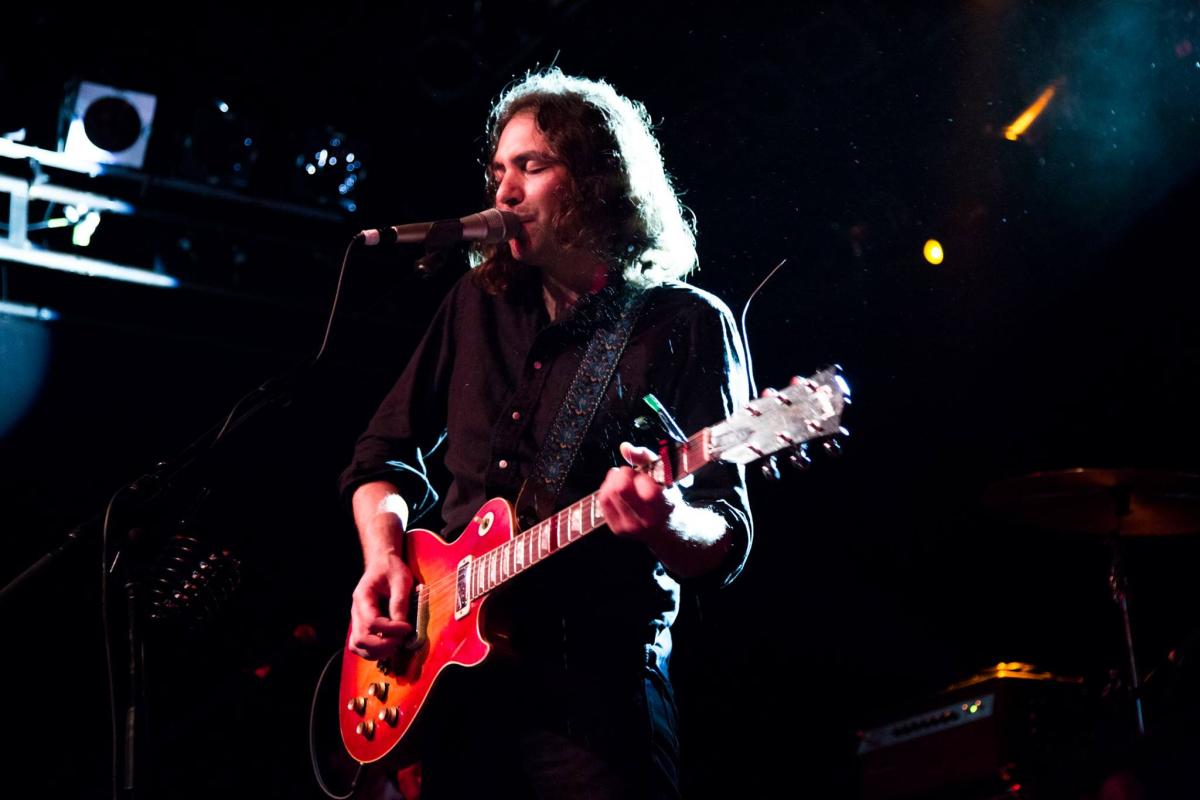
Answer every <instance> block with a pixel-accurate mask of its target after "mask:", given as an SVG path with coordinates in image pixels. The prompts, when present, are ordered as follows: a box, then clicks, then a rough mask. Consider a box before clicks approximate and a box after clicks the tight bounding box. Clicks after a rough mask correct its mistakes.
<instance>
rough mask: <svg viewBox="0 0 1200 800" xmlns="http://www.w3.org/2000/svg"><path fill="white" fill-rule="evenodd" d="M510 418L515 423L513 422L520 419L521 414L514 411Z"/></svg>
mask: <svg viewBox="0 0 1200 800" xmlns="http://www.w3.org/2000/svg"><path fill="white" fill-rule="evenodd" d="M512 418H513V420H514V421H515V420H519V419H520V418H521V412H520V411H514V412H513V413H512Z"/></svg>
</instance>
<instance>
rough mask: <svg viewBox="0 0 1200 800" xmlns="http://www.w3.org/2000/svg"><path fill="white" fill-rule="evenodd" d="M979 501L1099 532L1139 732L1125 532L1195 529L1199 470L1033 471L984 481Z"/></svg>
mask: <svg viewBox="0 0 1200 800" xmlns="http://www.w3.org/2000/svg"><path fill="white" fill-rule="evenodd" d="M984 504H985V505H987V506H988V507H990V508H992V509H994V510H995V511H997V512H999V513H1000V514H1002V515H1003V516H1005V517H1008V518H1010V519H1012V520H1013V521H1015V522H1018V523H1021V524H1024V525H1028V526H1032V527H1035V528H1040V529H1043V530H1047V531H1052V532H1058V533H1064V534H1074V535H1083V536H1092V537H1100V538H1102V539H1103V540H1104V541H1105V544H1106V545H1107V547H1108V553H1109V573H1108V587H1109V591H1110V592H1111V594H1112V600H1113V603H1114V604H1115V605H1116V607H1117V609H1118V611H1119V612H1120V615H1121V623H1122V628H1123V634H1124V649H1125V658H1126V660H1127V663H1126V665H1125V666H1126V668H1127V669H1128V673H1127V675H1126V678H1127V680H1128V687H1129V693H1130V697H1131V699H1132V702H1133V706H1134V725H1135V729H1136V730H1135V732H1136V735H1137V736H1139V737H1141V736H1145V735H1146V717H1145V711H1144V709H1143V697H1142V683H1143V680H1142V674H1141V672H1139V670H1138V665H1137V654H1136V650H1135V648H1134V637H1133V623H1132V620H1131V617H1130V610H1129V609H1130V591H1129V581H1128V576H1127V575H1126V572H1125V566H1124V559H1123V557H1122V555H1123V551H1124V548H1125V541H1126V540H1128V539H1132V538H1146V537H1165V536H1184V535H1188V534H1194V533H1200V475H1193V474H1189V473H1181V472H1166V471H1155V470H1137V469H1068V470H1061V471H1056V472H1035V473H1033V474H1031V475H1025V476H1022V477H1019V478H1012V479H1009V480H1005V481H1000V482H998V483H994V484H992V485H991V486H990V487H988V489H987V491H986V493H985V494H984Z"/></svg>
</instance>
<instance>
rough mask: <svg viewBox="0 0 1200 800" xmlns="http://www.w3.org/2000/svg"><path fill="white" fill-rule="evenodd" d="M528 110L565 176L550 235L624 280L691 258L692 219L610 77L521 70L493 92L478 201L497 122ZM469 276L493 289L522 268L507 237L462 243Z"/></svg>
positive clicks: (688, 267) (678, 266)
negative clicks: (469, 244)
mask: <svg viewBox="0 0 1200 800" xmlns="http://www.w3.org/2000/svg"><path fill="white" fill-rule="evenodd" d="M523 111H532V112H533V113H534V119H535V120H536V122H537V127H538V129H539V130H540V131H541V132H542V134H543V135H544V136H545V137H546V140H547V142H548V144H549V145H550V148H551V150H552V151H553V152H554V154H555V156H556V157H558V158H559V159H561V160H562V161H563V163H564V164H566V166H567V172H568V174H569V175H570V180H569V181H568V183H567V186H566V189H565V192H566V194H565V195H564V197H563V198H562V203H561V210H560V211H559V213H558V214H557V215H556V217H555V218H554V219H553V221H552V225H553V229H554V233H555V236H556V237H557V238H558V240H559V242H560V243H561V244H562V245H564V246H568V247H572V248H574V249H577V250H579V251H581V252H585V253H588V254H591V255H594V256H596V257H598V258H600V259H601V260H603V261H604V262H605V263H606V264H608V265H609V268H610V269H611V270H614V271H615V272H618V273H621V274H623V275H624V277H625V279H626V280H629V281H635V282H638V283H642V284H645V285H654V284H658V283H662V282H663V281H667V280H672V279H674V280H682V279H683V278H685V277H686V276H687V275H688V274H689V273H690V272H691V271H692V270H693V269H695V267H696V237H695V227H696V225H695V218H694V216H693V215H692V214H691V213H690V211H689V212H688V213H687V216H686V217H685V215H684V212H685V209H684V207H683V206H682V205H681V204H680V202H679V198H678V197H677V196H676V193H675V189H674V188H673V187H672V185H671V178H670V176H668V175H667V172H666V169H665V167H664V165H663V160H662V154H661V153H660V152H659V145H658V140H657V139H655V138H654V134H653V133H652V132H651V123H650V117H649V115H648V114H647V113H646V109H645V107H644V106H643V105H642V104H641V103H638V102H635V101H632V100H629V99H628V98H626V97H623V96H622V95H620V94H618V93H617V92H616V90H614V89H613V87H612V86H611V85H609V84H608V83H606V82H604V81H602V80H600V81H593V80H588V79H586V78H577V77H572V76H569V75H565V74H563V72H562V71H561V70H559V69H558V68H557V67H554V68H551V69H548V70H544V71H542V72H531V73H529V74H528V75H526V76H525V78H524V79H522V80H520V81H519V82H517V83H515V84H512V85H510V86H509V87H508V88H507V89H506V90H505V91H504V92H502V93H501V95H500V97H499V98H498V99H497V101H496V103H495V105H494V106H493V107H492V111H491V114H490V115H489V117H488V126H487V144H486V147H487V151H486V153H485V154H484V155H485V161H484V175H485V181H486V191H487V202H488V204H489V205H491V204H494V203H495V199H496V190H497V188H498V186H497V183H496V179H495V176H494V174H493V172H492V169H491V163H492V160H493V158H494V157H495V154H496V148H497V146H498V145H499V141H500V134H501V132H502V131H503V130H504V126H505V125H507V124H508V123H509V121H510V120H511V119H512V118H513V117H514V116H516V115H517V114H519V113H521V112H523ZM470 260H471V265H472V266H473V267H475V276H476V280H478V281H479V283H480V284H481V285H482V286H483V287H484V288H485V289H487V290H488V291H490V292H492V293H500V292H503V291H504V290H505V289H507V288H508V286H509V285H510V283H511V281H512V279H513V278H514V277H515V276H516V275H517V274H518V273H519V272H520V271H521V270H523V269H524V268H525V265H523V264H521V263H520V262H518V261H516V260H515V259H513V257H512V254H511V251H510V250H509V246H508V243H507V242H503V243H500V244H492V245H476V246H475V247H473V248H472V249H471V251H470Z"/></svg>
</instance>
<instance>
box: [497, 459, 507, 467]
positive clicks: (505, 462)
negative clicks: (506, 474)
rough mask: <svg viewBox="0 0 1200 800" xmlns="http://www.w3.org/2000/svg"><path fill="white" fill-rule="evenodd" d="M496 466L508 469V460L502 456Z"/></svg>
mask: <svg viewBox="0 0 1200 800" xmlns="http://www.w3.org/2000/svg"><path fill="white" fill-rule="evenodd" d="M496 466H498V467H500V469H508V462H507V461H505V460H504V459H503V458H502V459H500V461H499V462H497V464H496Z"/></svg>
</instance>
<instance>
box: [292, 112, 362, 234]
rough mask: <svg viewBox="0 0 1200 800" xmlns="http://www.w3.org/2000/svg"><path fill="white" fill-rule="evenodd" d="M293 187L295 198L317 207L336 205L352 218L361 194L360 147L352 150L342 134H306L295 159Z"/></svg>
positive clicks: (321, 132) (312, 132)
mask: <svg viewBox="0 0 1200 800" xmlns="http://www.w3.org/2000/svg"><path fill="white" fill-rule="evenodd" d="M296 168H297V172H296V173H295V178H294V180H293V187H294V191H295V193H296V194H298V195H299V196H302V197H304V198H306V199H308V200H310V201H315V202H316V203H318V204H320V205H337V206H340V207H341V208H342V209H343V210H345V211H348V212H350V213H351V214H353V213H354V212H355V211H357V210H358V202H357V200H356V198H357V197H358V196H359V194H360V192H361V191H362V184H363V180H364V179H365V178H366V174H367V173H366V169H364V165H363V157H362V149H361V147H354V146H352V145H351V144H350V143H349V142H348V141H347V139H346V136H345V134H342V133H340V132H338V131H335V130H333V129H332V128H325V129H324V130H313V131H309V132H308V134H307V145H306V147H305V150H304V152H303V153H301V154H300V155H298V156H297V157H296Z"/></svg>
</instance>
